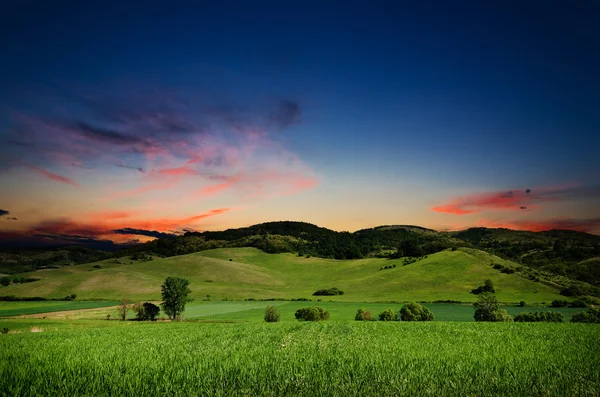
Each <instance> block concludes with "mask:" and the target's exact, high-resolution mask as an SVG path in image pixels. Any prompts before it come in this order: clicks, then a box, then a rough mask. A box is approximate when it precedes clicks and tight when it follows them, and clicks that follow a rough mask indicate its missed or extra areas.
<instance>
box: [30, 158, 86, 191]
mask: <svg viewBox="0 0 600 397" xmlns="http://www.w3.org/2000/svg"><path fill="white" fill-rule="evenodd" d="M27 168H29V169H30V170H32V171H35V172H37V173H38V174H40V175H42V176H43V177H45V178H47V179H49V180H51V181H55V182H60V183H64V184H67V185H71V186H75V187H76V188H80V187H81V186H80V185H79V183H77V181H76V180H74V179H72V178H68V177H66V176H62V175H59V174H55V173H54V172H50V171H48V170H45V169H43V168H40V167H38V166H35V165H31V164H29V165H27Z"/></svg>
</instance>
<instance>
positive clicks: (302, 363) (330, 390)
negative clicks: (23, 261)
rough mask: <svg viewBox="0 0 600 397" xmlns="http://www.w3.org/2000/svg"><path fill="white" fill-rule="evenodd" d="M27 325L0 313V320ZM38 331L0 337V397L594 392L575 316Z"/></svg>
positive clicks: (594, 335) (598, 366) (595, 369)
mask: <svg viewBox="0 0 600 397" xmlns="http://www.w3.org/2000/svg"><path fill="white" fill-rule="evenodd" d="M27 321H28V320H0V327H6V326H7V325H8V326H9V327H11V326H12V324H13V323H15V322H16V323H19V322H21V324H23V322H27ZM57 323H58V324H57ZM31 324H32V323H31V322H29V323H27V326H30V325H31ZM66 324H68V325H66ZM108 324H110V326H108ZM45 327H46V329H44V328H40V327H38V328H31V330H33V331H37V332H30V331H31V330H27V329H26V327H21V329H16V330H15V331H14V333H8V334H5V335H0V395H5V396H90V395H94V396H117V395H118V396H155V395H170V396H226V395H227V396H258V395H260V396H284V395H302V396H365V395H373V396H375V395H377V396H398V395H431V396H441V395H444V396H466V395H469V396H475V395H476V396H497V395H512V396H529V395H533V396H551V395H552V396H553V395H556V396H559V395H560V396H592V395H598V394H599V393H600V356H599V355H598V354H597V353H598V351H600V327H597V326H594V325H586V324H539V323H537V324H525V323H457V322H433V323H405V322H393V323H382V322H352V321H329V322H324V323H299V322H291V321H285V322H281V323H271V324H267V323H234V324H227V323H214V322H212V323H196V322H183V323H161V322H156V323H136V322H118V321H79V322H78V321H72V322H52V321H49V322H47V323H46V325H45ZM41 347H43V348H41Z"/></svg>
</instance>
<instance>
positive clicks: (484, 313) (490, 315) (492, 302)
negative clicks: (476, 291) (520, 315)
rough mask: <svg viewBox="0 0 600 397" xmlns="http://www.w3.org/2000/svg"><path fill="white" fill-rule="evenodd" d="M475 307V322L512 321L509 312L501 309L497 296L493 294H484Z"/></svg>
mask: <svg viewBox="0 0 600 397" xmlns="http://www.w3.org/2000/svg"><path fill="white" fill-rule="evenodd" d="M473 306H475V314H474V315H473V317H474V318H475V321H504V322H508V321H512V317H511V316H510V315H509V314H508V312H507V311H506V310H503V309H500V304H499V303H498V299H496V295H494V294H492V293H491V292H482V293H481V294H480V295H479V297H477V302H475V303H474V304H473Z"/></svg>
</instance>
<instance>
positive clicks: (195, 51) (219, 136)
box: [0, 1, 600, 244]
mask: <svg viewBox="0 0 600 397" xmlns="http://www.w3.org/2000/svg"><path fill="white" fill-rule="evenodd" d="M12 3H13V4H10V5H6V6H3V12H2V15H1V16H0V44H1V46H0V49H1V51H2V62H0V239H3V240H5V241H10V242H14V243H15V244H16V243H17V242H22V241H37V242H40V241H42V242H44V241H45V242H58V241H60V242H80V243H85V242H90V241H91V242H93V241H108V240H109V241H113V242H115V243H125V242H132V241H148V240H151V239H153V238H156V237H161V236H165V235H168V234H178V233H183V232H185V231H187V230H198V231H202V230H224V229H227V228H234V227H243V226H249V225H252V224H257V223H262V222H267V221H278V220H295V221H304V222H310V223H314V224H317V225H319V226H323V227H328V228H331V229H334V230H340V231H342V230H347V231H355V230H359V229H363V228H369V227H374V226H378V225H390V224H409V225H419V226H423V227H428V228H432V229H436V230H460V229H465V228H468V227H478V226H485V227H508V228H512V229H522V230H533V231H541V230H548V229H553V228H559V229H573V230H579V231H585V232H589V233H595V234H600V205H598V202H599V199H600V156H599V154H600V151H599V146H600V137H599V134H600V96H599V95H600V94H599V92H600V73H599V72H598V71H600V29H598V28H597V21H598V19H599V18H600V4H599V3H597V2H585V1H581V2H554V1H528V2H510V1H509V2H506V1H502V2H500V1H498V2H495V1H492V2H456V3H454V4H451V2H445V1H444V2H401V1H373V2H341V3H339V2H323V1H305V2H280V1H279V2H261V1H256V2H246V1H243V2H230V1H223V2H177V1H175V2H168V3H165V2H152V1H148V2H145V3H144V4H143V5H134V4H124V3H127V2H111V1H105V2H98V3H96V4H89V3H87V2H64V1H56V2H39V3H38V2H31V1H19V2H12ZM213 3H214V4H213ZM414 3H419V4H414Z"/></svg>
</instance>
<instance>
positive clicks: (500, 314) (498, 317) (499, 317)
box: [490, 309, 513, 323]
mask: <svg viewBox="0 0 600 397" xmlns="http://www.w3.org/2000/svg"><path fill="white" fill-rule="evenodd" d="M490 321H495V322H503V323H511V322H512V321H513V318H512V316H511V315H510V314H508V312H507V311H506V310H504V309H500V310H497V311H496V312H494V313H493V320H490Z"/></svg>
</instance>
